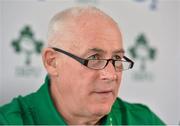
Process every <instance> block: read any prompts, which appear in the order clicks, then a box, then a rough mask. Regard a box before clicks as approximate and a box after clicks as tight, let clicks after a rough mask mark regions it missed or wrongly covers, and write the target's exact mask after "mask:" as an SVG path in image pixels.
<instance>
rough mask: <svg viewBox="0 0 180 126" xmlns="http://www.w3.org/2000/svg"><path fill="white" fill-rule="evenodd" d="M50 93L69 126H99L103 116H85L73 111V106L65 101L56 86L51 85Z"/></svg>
mask: <svg viewBox="0 0 180 126" xmlns="http://www.w3.org/2000/svg"><path fill="white" fill-rule="evenodd" d="M50 92H51V96H52V99H53V102H54V105H55V107H56V109H57V111H58V112H59V113H60V114H61V116H62V117H63V118H64V120H65V122H66V123H67V124H68V125H99V123H100V119H101V118H102V117H103V116H83V115H79V114H76V113H75V112H73V111H72V109H71V108H72V105H69V104H67V103H66V102H65V100H63V97H62V95H61V94H60V92H59V91H58V88H57V87H56V85H55V84H52V83H51V85H50Z"/></svg>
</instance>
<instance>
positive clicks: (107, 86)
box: [56, 22, 123, 116]
mask: <svg viewBox="0 0 180 126" xmlns="http://www.w3.org/2000/svg"><path fill="white" fill-rule="evenodd" d="M97 26H98V28H96V27H97ZM81 30H82V31H80V32H78V34H76V36H77V39H76V40H75V42H74V43H75V45H73V46H70V48H64V50H66V51H68V52H70V53H72V54H74V55H77V56H79V57H81V58H84V59H88V58H90V59H110V58H113V59H117V58H120V57H122V56H123V52H122V48H123V46H122V38H121V34H120V32H119V30H118V28H117V26H116V25H115V24H113V23H112V22H111V23H110V22H108V23H107V22H106V23H105V24H99V25H97V24H96V25H95V26H94V25H91V27H89V26H87V28H84V29H81ZM60 57H61V58H59V59H58V62H59V66H58V67H57V69H58V72H59V76H58V78H57V81H56V82H57V83H56V86H57V89H58V92H59V94H60V96H61V97H60V99H59V100H60V101H61V102H60V104H61V103H62V102H63V104H64V105H65V106H66V109H68V111H71V112H72V113H73V114H76V115H77V116H92V115H93V116H102V115H105V114H107V113H108V112H109V111H110V110H111V107H112V104H113V103H114V101H115V99H116V97H117V94H118V89H119V85H120V82H121V75H122V72H116V71H115V69H114V66H113V65H112V63H111V62H109V64H108V65H107V66H106V67H105V68H104V69H102V70H93V69H90V68H88V67H86V66H84V65H82V64H80V63H79V62H77V61H76V60H74V59H72V58H71V57H68V56H67V55H64V54H60ZM62 59H63V60H62Z"/></svg>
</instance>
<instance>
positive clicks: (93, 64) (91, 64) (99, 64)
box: [87, 60, 107, 69]
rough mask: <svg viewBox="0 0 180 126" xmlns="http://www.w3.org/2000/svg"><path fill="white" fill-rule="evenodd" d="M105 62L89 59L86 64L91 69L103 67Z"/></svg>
mask: <svg viewBox="0 0 180 126" xmlns="http://www.w3.org/2000/svg"><path fill="white" fill-rule="evenodd" d="M106 62H107V61H106V60H89V62H88V64H87V66H88V67H89V68H93V69H103V68H104V66H105V65H106Z"/></svg>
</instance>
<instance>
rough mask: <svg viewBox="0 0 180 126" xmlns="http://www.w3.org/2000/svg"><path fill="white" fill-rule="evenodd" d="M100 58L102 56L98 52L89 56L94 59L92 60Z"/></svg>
mask: <svg viewBox="0 0 180 126" xmlns="http://www.w3.org/2000/svg"><path fill="white" fill-rule="evenodd" d="M99 58H100V56H99V55H98V54H94V55H92V56H89V57H88V59H92V60H97V59H99Z"/></svg>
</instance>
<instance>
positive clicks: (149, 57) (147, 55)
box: [128, 33, 157, 80]
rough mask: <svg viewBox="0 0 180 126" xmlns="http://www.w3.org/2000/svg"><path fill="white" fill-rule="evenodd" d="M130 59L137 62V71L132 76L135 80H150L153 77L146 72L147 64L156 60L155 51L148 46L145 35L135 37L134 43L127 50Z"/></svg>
mask: <svg viewBox="0 0 180 126" xmlns="http://www.w3.org/2000/svg"><path fill="white" fill-rule="evenodd" d="M128 50H129V53H130V55H131V57H133V58H134V59H135V62H137V65H138V70H137V71H136V72H135V74H134V78H135V79H136V80H152V79H153V75H152V74H151V73H150V72H148V70H147V68H148V65H150V64H148V63H149V62H153V61H154V60H155V59H156V55H157V49H156V48H154V47H152V46H151V45H150V44H149V41H148V39H147V38H146V35H145V34H143V33H141V34H139V35H138V36H137V38H136V40H135V43H134V45H133V46H132V47H130V48H129V49H128Z"/></svg>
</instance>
